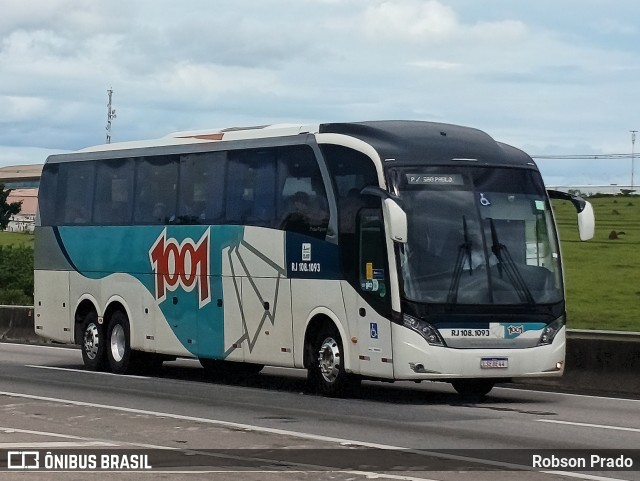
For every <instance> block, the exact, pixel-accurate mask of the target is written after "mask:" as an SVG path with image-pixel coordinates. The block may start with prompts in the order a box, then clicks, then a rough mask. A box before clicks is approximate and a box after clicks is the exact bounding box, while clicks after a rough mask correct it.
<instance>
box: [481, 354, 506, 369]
mask: <svg viewBox="0 0 640 481" xmlns="http://www.w3.org/2000/svg"><path fill="white" fill-rule="evenodd" d="M508 367H509V358H508V357H483V358H482V359H480V369H506V368H508Z"/></svg>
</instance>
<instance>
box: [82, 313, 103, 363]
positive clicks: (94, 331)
mask: <svg viewBox="0 0 640 481" xmlns="http://www.w3.org/2000/svg"><path fill="white" fill-rule="evenodd" d="M99 347H100V332H99V331H98V326H96V325H95V324H94V323H93V322H92V323H91V324H89V325H88V326H87V328H86V329H85V330H84V352H85V354H86V355H87V357H88V358H89V359H91V360H92V361H93V360H94V359H95V358H96V357H97V356H98V348H99Z"/></svg>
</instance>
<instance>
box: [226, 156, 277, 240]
mask: <svg viewBox="0 0 640 481" xmlns="http://www.w3.org/2000/svg"><path fill="white" fill-rule="evenodd" d="M226 179H227V180H226V208H225V218H226V222H228V223H229V224H244V225H256V226H263V227H272V226H273V225H274V224H275V221H276V195H275V193H276V192H275V185H276V151H275V149H256V150H242V151H235V152H233V151H232V152H229V153H228V161H227V177H226Z"/></svg>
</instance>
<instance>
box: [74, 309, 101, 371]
mask: <svg viewBox="0 0 640 481" xmlns="http://www.w3.org/2000/svg"><path fill="white" fill-rule="evenodd" d="M81 341H82V344H81V346H80V347H81V350H82V362H83V363H84V365H85V367H86V368H87V369H90V370H92V371H104V370H105V369H106V367H107V336H106V332H105V327H104V325H103V324H100V323H98V314H96V312H95V311H90V312H88V313H87V314H86V315H85V316H84V320H83V321H82V339H81Z"/></svg>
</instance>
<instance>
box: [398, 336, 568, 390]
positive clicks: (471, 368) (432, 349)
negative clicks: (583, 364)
mask: <svg viewBox="0 0 640 481" xmlns="http://www.w3.org/2000/svg"><path fill="white" fill-rule="evenodd" d="M393 327H394V332H393V344H394V346H393V352H394V356H393V357H394V359H393V367H394V378H395V379H397V380H423V379H424V380H427V379H433V380H448V379H451V380H453V379H461V378H504V379H511V378H518V377H558V376H562V374H563V372H564V358H565V346H566V328H564V327H563V328H562V329H560V331H559V332H558V333H557V334H556V336H555V338H554V340H553V343H552V344H548V345H543V346H536V347H531V348H522V349H496V348H491V349H490V348H483V349H454V348H449V347H442V346H432V345H429V344H428V343H427V341H425V339H424V338H423V337H422V336H420V335H419V334H417V333H416V332H413V331H411V330H409V329H406V328H404V327H403V326H398V325H395V326H393Z"/></svg>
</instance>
